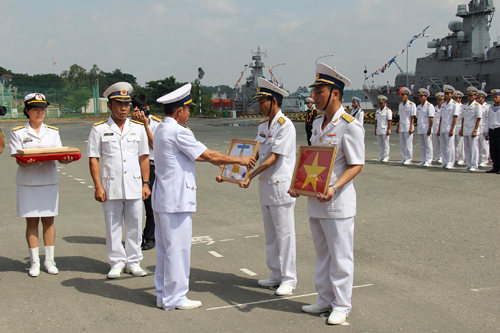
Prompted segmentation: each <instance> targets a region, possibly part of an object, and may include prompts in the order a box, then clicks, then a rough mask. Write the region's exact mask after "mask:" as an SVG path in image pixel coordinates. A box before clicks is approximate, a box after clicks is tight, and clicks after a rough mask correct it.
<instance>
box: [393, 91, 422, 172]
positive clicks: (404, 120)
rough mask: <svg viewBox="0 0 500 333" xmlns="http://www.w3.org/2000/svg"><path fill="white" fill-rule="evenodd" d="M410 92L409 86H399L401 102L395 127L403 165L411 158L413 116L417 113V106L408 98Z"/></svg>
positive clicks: (407, 163) (408, 162)
mask: <svg viewBox="0 0 500 333" xmlns="http://www.w3.org/2000/svg"><path fill="white" fill-rule="evenodd" d="M410 94H411V90H410V88H407V87H403V88H401V99H402V101H401V103H399V110H398V114H399V123H398V126H397V127H396V133H398V134H399V148H400V149H401V156H402V157H403V159H402V160H401V161H400V162H399V163H402V164H404V165H409V164H411V160H412V159H413V131H414V123H415V116H416V115H417V106H416V105H415V103H413V102H412V101H409V100H408V97H409V96H410Z"/></svg>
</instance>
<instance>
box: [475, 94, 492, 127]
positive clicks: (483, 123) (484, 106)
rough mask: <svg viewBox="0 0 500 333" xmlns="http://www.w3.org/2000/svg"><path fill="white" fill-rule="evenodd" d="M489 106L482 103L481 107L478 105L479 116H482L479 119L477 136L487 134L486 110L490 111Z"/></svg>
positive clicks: (487, 113)
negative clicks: (479, 109)
mask: <svg viewBox="0 0 500 333" xmlns="http://www.w3.org/2000/svg"><path fill="white" fill-rule="evenodd" d="M490 106H491V105H489V104H488V103H486V102H484V103H483V104H482V105H480V107H481V114H482V115H483V117H482V118H481V123H480V124H479V131H478V133H477V134H483V133H487V132H488V127H487V124H488V115H489V112H488V110H489V109H490Z"/></svg>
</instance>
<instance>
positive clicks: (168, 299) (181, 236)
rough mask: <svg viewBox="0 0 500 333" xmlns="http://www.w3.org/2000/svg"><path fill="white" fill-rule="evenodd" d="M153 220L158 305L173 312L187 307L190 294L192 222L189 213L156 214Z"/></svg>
mask: <svg viewBox="0 0 500 333" xmlns="http://www.w3.org/2000/svg"><path fill="white" fill-rule="evenodd" d="M154 217H155V242H156V269H155V288H156V291H155V292H156V301H157V302H161V303H162V304H163V308H164V309H165V310H171V309H175V308H177V307H179V306H181V305H182V303H184V301H185V300H186V294H187V292H188V291H189V271H190V265H191V236H192V234H193V221H192V219H191V213H190V212H183V213H158V212H154Z"/></svg>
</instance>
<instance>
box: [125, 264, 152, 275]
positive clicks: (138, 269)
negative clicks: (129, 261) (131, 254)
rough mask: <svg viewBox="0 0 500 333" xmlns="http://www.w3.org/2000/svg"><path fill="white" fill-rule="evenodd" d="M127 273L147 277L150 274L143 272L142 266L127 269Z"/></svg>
mask: <svg viewBox="0 0 500 333" xmlns="http://www.w3.org/2000/svg"><path fill="white" fill-rule="evenodd" d="M125 273H127V274H132V275H133V276H146V275H148V272H146V271H145V270H143V269H142V268H141V266H140V265H134V266H130V267H127V268H125Z"/></svg>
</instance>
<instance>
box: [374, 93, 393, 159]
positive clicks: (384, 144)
mask: <svg viewBox="0 0 500 333" xmlns="http://www.w3.org/2000/svg"><path fill="white" fill-rule="evenodd" d="M377 99H378V106H379V107H380V108H379V109H377V111H375V135H376V136H377V144H378V151H379V154H380V157H379V158H378V159H377V161H378V162H380V161H382V162H389V153H390V151H391V145H390V143H389V138H390V137H391V126H392V111H391V109H389V108H388V107H386V104H387V97H386V96H383V95H379V96H378V97H377Z"/></svg>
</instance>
